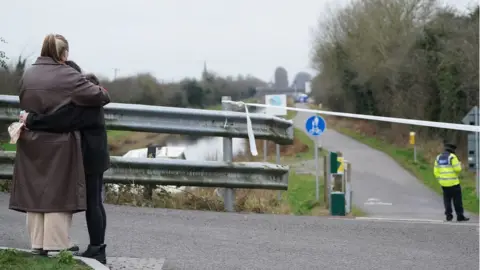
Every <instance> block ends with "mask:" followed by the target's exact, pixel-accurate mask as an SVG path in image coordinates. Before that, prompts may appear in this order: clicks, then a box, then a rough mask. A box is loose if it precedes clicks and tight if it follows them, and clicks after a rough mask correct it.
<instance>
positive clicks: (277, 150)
mask: <svg viewBox="0 0 480 270" xmlns="http://www.w3.org/2000/svg"><path fill="white" fill-rule="evenodd" d="M275 152H276V155H277V156H276V162H277V164H280V145H279V144H276V145H275ZM277 200H278V201H279V202H280V201H281V200H282V191H280V190H279V191H278V194H277Z"/></svg>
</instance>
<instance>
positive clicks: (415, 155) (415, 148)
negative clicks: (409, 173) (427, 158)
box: [409, 131, 417, 163]
mask: <svg viewBox="0 0 480 270" xmlns="http://www.w3.org/2000/svg"><path fill="white" fill-rule="evenodd" d="M409 142H410V145H413V162H414V163H417V145H416V144H415V132H414V131H411V132H410V139H409Z"/></svg>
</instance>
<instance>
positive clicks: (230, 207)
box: [222, 96, 235, 212]
mask: <svg viewBox="0 0 480 270" xmlns="http://www.w3.org/2000/svg"><path fill="white" fill-rule="evenodd" d="M223 100H232V98H231V97H229V96H223V97H222V101H223ZM222 109H223V110H224V111H231V110H232V105H231V104H230V103H223V102H222ZM227 121H228V120H227ZM223 161H225V162H228V163H231V162H232V161H233V145H232V138H223ZM223 205H224V207H225V211H227V212H234V211H235V190H234V189H233V188H226V189H225V193H224V196H223Z"/></svg>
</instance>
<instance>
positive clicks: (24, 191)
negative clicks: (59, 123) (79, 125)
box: [10, 57, 110, 213]
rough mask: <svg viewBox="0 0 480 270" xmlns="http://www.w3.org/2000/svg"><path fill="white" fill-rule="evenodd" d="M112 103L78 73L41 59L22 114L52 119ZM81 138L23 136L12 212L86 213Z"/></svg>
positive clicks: (26, 81)
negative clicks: (72, 108) (63, 111)
mask: <svg viewBox="0 0 480 270" xmlns="http://www.w3.org/2000/svg"><path fill="white" fill-rule="evenodd" d="M109 101H110V98H109V96H108V94H107V93H106V91H105V90H103V89H102V88H101V87H99V86H96V85H94V84H92V83H91V82H89V81H87V80H86V79H85V77H84V76H83V75H81V74H80V73H79V72H77V71H76V70H75V69H73V68H71V67H69V66H67V65H63V64H59V63H56V62H54V61H53V60H52V59H51V58H48V57H39V58H38V59H37V61H36V62H35V64H33V66H32V67H31V68H29V69H28V70H26V71H25V74H24V76H23V78H22V82H21V87H20V108H21V109H22V110H25V111H27V112H35V113H37V114H49V113H52V112H54V111H56V110H58V109H59V108H60V107H62V106H64V105H66V104H69V103H73V104H76V105H79V106H103V105H104V104H105V103H108V102H109ZM85 192H86V190H85V175H84V169H83V161H82V152H81V141H80V134H79V132H78V131H75V132H70V133H47V132H43V131H32V130H23V131H22V134H21V136H20V138H19V140H18V141H17V155H16V158H15V168H14V172H13V186H12V190H11V196H10V209H13V210H16V211H20V212H40V213H48V212H79V211H84V210H85V209H86V194H85Z"/></svg>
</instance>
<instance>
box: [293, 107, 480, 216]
mask: <svg viewBox="0 0 480 270" xmlns="http://www.w3.org/2000/svg"><path fill="white" fill-rule="evenodd" d="M297 107H299V108H307V106H306V105H305V104H297ZM312 115H313V114H309V113H303V112H298V113H297V115H296V116H295V118H294V125H295V127H297V128H300V129H302V130H305V121H306V119H308V117H310V116H312ZM320 143H321V145H322V147H324V148H325V149H327V150H329V151H340V152H342V153H343V155H344V157H345V159H346V160H348V161H349V162H351V163H352V169H353V174H352V187H353V192H354V195H353V203H354V204H355V205H356V206H357V207H359V208H360V209H362V210H364V211H365V212H367V213H368V215H369V216H373V217H387V218H415V219H433V220H443V219H444V218H445V216H444V214H443V212H444V208H443V200H442V198H441V196H439V195H438V194H436V193H435V192H433V191H432V190H430V189H429V188H427V187H426V186H424V185H423V184H422V183H421V182H420V181H419V180H417V179H416V178H415V177H414V176H413V175H412V174H411V173H409V172H408V171H406V170H405V169H403V168H402V167H401V166H400V165H398V164H397V163H396V162H395V161H394V160H393V159H392V158H391V157H389V156H388V155H386V154H385V153H383V152H380V151H377V150H375V149H373V148H370V147H369V146H367V145H365V144H362V143H360V142H358V141H356V140H354V139H352V138H350V137H348V136H345V135H342V134H340V133H338V132H336V131H334V130H331V129H328V126H327V130H326V132H325V133H324V134H322V135H321V137H320ZM470 216H471V218H472V222H478V217H476V216H473V215H470Z"/></svg>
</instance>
